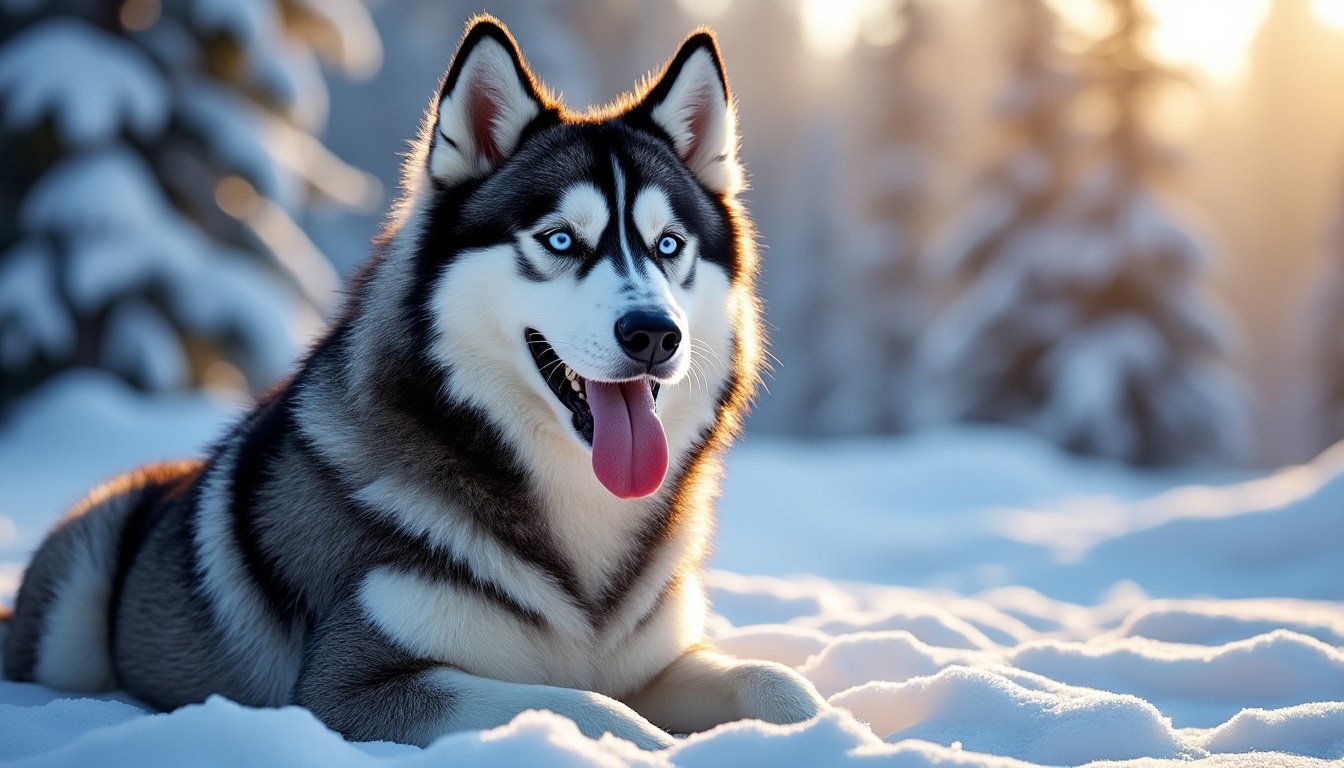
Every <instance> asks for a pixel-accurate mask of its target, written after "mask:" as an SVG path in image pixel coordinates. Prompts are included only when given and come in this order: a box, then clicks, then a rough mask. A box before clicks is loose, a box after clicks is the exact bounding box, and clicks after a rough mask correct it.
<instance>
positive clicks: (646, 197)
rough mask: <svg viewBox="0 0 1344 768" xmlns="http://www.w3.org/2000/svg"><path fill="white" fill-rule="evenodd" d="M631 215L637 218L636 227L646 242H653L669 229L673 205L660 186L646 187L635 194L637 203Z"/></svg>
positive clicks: (671, 221) (672, 218)
mask: <svg viewBox="0 0 1344 768" xmlns="http://www.w3.org/2000/svg"><path fill="white" fill-rule="evenodd" d="M631 215H632V217H633V218H634V220H635V229H638V230H639V235H640V237H641V238H643V240H644V242H646V243H650V244H652V243H653V242H654V240H655V239H656V238H657V237H658V236H659V235H661V234H663V233H664V232H666V231H667V229H668V227H669V226H670V225H671V224H672V223H673V221H674V217H673V215H672V205H671V203H670V202H669V201H668V199H667V193H666V192H664V191H663V190H662V189H661V188H660V187H646V188H644V189H641V190H640V191H639V194H638V195H636V196H635V205H634V207H633V208H632V209H631Z"/></svg>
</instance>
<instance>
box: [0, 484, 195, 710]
mask: <svg viewBox="0 0 1344 768" xmlns="http://www.w3.org/2000/svg"><path fill="white" fill-rule="evenodd" d="M190 469H191V466H190V465H168V466H161V467H154V468H152V469H148V470H142V471H139V472H135V473H132V474H129V475H123V476H122V477H119V478H117V479H116V480H114V481H112V482H111V483H108V484H107V485H104V486H102V487H100V488H98V489H96V490H94V491H93V492H92V493H91V494H89V496H88V497H87V498H86V499H85V500H84V501H83V502H81V503H80V504H79V505H78V506H77V507H75V509H74V510H72V511H71V512H70V513H69V514H68V515H66V516H65V517H64V518H63V519H62V520H61V522H60V523H59V524H57V526H56V528H55V529H54V530H53V531H52V532H51V533H50V534H48V536H47V538H46V540H45V541H44V542H42V546H41V547H39V548H38V550H37V554H35V555H34V556H33V561H32V562H31V563H30V564H29V565H28V569H27V571H26V572H25V573H24V576H23V583H22V584H21V585H20V586H19V594H18V596H17V598H16V599H15V603H14V610H13V614H12V617H11V618H9V619H8V620H7V621H6V622H5V632H4V634H5V635H6V637H4V638H3V641H4V649H5V652H4V671H5V676H6V677H9V678H10V679H13V680H26V681H32V682H38V683H42V684H43V685H48V686H51V687H53V688H60V689H63V690H69V691H84V692H93V691H103V690H108V689H110V688H113V687H115V686H116V679H115V675H114V673H113V665H112V652H111V648H110V647H109V641H108V639H109V621H110V618H111V612H112V599H113V595H112V592H113V587H114V584H115V582H116V580H117V573H118V569H119V568H120V567H124V566H123V565H122V563H121V561H122V559H123V558H126V557H128V556H129V553H126V552H123V551H122V549H123V546H124V541H123V540H124V539H127V538H130V537H127V536H125V535H124V533H125V531H126V529H127V527H128V525H134V524H135V521H137V520H138V521H141V522H142V521H143V520H144V518H145V517H146V516H147V515H148V514H149V513H150V512H151V511H152V510H151V507H152V506H154V505H156V504H157V503H158V502H159V501H160V500H161V497H162V495H163V494H162V492H163V490H164V489H165V488H166V487H169V486H171V485H173V484H174V483H175V482H177V481H178V480H179V479H181V478H182V477H183V476H184V474H185V472H186V471H188V470H190Z"/></svg>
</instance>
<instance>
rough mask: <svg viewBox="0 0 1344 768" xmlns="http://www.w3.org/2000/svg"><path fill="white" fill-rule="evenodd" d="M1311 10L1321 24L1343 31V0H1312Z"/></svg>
mask: <svg viewBox="0 0 1344 768" xmlns="http://www.w3.org/2000/svg"><path fill="white" fill-rule="evenodd" d="M1311 10H1312V11H1313V12H1314V13H1315V14H1316V18H1318V19H1320V20H1321V21H1322V22H1324V23H1326V24H1329V25H1330V26H1332V27H1336V28H1339V29H1344V0H1312V2H1311Z"/></svg>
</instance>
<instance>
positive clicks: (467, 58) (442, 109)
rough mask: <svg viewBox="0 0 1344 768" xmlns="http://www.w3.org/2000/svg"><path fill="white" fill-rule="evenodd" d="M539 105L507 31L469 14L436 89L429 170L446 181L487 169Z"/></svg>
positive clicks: (508, 149) (508, 151) (512, 144)
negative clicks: (436, 99)
mask: <svg viewBox="0 0 1344 768" xmlns="http://www.w3.org/2000/svg"><path fill="white" fill-rule="evenodd" d="M545 107H546V103H545V100H544V97H543V96H542V94H541V93H540V91H539V89H538V86H537V85H536V82H535V81H534V80H533V79H532V74H531V72H529V71H528V69H527V65H526V64H524V63H523V57H522V54H521V53H520V52H519V51H518V45H517V43H515V42H514V41H513V36H512V35H510V34H509V31H508V30H507V29H505V28H504V25H503V24H500V23H499V22H498V21H496V20H495V19H493V18H491V17H489V16H482V17H479V18H477V19H475V20H474V21H473V22H472V24H471V26H470V27H468V29H467V32H466V34H465V35H464V36H463V38H462V42H461V43H460V44H459V45H458V47H457V53H456V54H454V56H453V63H452V64H451V65H449V67H448V72H447V74H446V75H445V76H444V79H443V85H442V87H441V88H440V89H439V101H438V114H437V115H436V118H435V125H434V139H433V141H434V143H433V145H432V148H431V149H430V153H429V170H430V173H431V174H433V175H434V177H435V178H437V179H438V180H439V181H442V182H444V183H445V184H450V185H451V184H456V183H458V182H461V181H465V180H467V179H473V178H479V177H481V176H484V175H486V174H488V173H489V172H490V171H493V170H494V169H495V168H497V167H498V166H499V164H500V163H502V162H504V161H505V160H506V159H508V157H509V156H510V155H512V154H513V151H514V150H515V149H517V148H518V141H519V139H520V138H522V134H523V131H524V129H526V128H527V126H528V125H529V124H530V123H531V122H532V121H533V120H535V119H536V117H537V116H538V115H539V114H541V112H542V110H543V109H545Z"/></svg>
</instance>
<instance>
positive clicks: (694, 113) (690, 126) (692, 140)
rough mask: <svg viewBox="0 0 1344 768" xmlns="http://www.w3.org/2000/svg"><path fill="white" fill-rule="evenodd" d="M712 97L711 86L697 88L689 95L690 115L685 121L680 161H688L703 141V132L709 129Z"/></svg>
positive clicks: (713, 96)
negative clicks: (684, 145) (684, 136)
mask: <svg viewBox="0 0 1344 768" xmlns="http://www.w3.org/2000/svg"><path fill="white" fill-rule="evenodd" d="M714 98H715V94H714V92H713V89H712V88H699V89H697V90H696V92H695V93H694V94H692V95H691V96H690V102H689V106H690V116H689V119H687V121H686V134H687V141H686V148H685V149H684V150H683V151H682V153H681V159H682V162H687V163H689V162H690V161H691V160H692V159H693V158H694V157H695V156H696V154H697V153H698V152H699V151H700V145H701V144H703V143H704V142H705V133H706V132H707V131H709V113H710V104H711V103H712V100H713V99H714Z"/></svg>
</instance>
